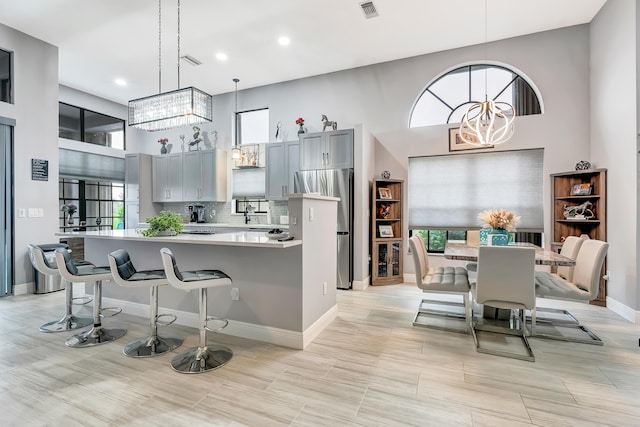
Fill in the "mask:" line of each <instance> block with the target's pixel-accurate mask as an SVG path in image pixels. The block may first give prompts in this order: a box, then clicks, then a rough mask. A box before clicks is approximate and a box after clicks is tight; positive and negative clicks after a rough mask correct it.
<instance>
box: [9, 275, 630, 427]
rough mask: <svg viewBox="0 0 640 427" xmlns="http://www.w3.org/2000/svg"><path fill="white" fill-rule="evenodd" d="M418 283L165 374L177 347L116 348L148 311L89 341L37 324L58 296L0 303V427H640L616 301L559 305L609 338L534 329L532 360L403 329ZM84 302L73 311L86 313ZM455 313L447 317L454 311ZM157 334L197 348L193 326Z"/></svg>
mask: <svg viewBox="0 0 640 427" xmlns="http://www.w3.org/2000/svg"><path fill="white" fill-rule="evenodd" d="M421 298H422V293H421V292H420V291H419V290H418V289H417V288H416V286H415V285H411V284H404V285H394V286H380V287H370V288H368V289H367V290H366V291H364V292H354V291H340V292H339V293H338V302H339V316H338V318H337V319H336V320H335V321H334V322H333V323H332V324H331V325H330V326H329V327H328V328H327V329H326V330H325V331H324V332H323V333H322V334H321V335H320V336H319V337H318V338H317V339H316V340H315V341H314V342H313V343H311V344H310V345H309V346H308V347H307V349H305V350H304V351H299V350H292V349H287V348H283V347H278V346H273V345H268V344H264V343H260V342H254V341H250V340H245V339H240V338H235V337H230V336H226V335H221V334H210V339H211V340H215V341H218V342H221V343H224V344H226V345H228V346H229V347H231V348H232V349H233V351H234V358H233V359H232V360H231V362H230V363H229V364H228V365H227V366H225V367H223V368H221V369H218V370H216V371H212V372H208V373H205V374H199V375H183V374H178V373H176V372H173V371H172V370H171V368H170V366H169V361H170V360H171V358H172V357H173V356H174V355H175V354H176V352H179V351H181V350H182V349H178V350H176V351H174V352H173V353H169V354H166V355H162V356H159V357H155V358H146V359H132V358H127V357H125V356H124V355H122V346H123V345H124V344H126V343H128V342H130V341H133V340H134V339H137V338H139V337H142V336H144V335H145V333H146V332H147V319H144V318H140V317H135V316H129V315H119V316H116V317H114V318H110V319H106V320H105V321H104V324H105V325H106V326H108V325H126V327H127V328H128V329H129V330H128V333H127V335H126V336H125V337H124V338H122V339H120V340H118V341H116V342H113V343H109V344H105V345H102V346H97V347H93V348H87V349H72V348H67V347H65V345H64V340H65V338H66V337H67V336H69V335H70V333H60V334H44V333H40V332H38V326H39V325H40V324H42V323H44V322H46V321H50V320H54V319H56V318H58V317H59V316H61V314H62V312H63V305H64V293H63V292H56V293H54V294H49V295H26V296H19V297H7V298H3V299H0V425H1V426H43V425H46V426H65V427H66V426H149V425H165V426H243V425H247V426H331V427H337V426H421V427H424V426H524V425H538V426H574V425H575V426H592V425H611V426H640V348H639V347H638V338H640V327H639V326H636V325H632V324H630V323H628V322H627V321H625V320H623V319H622V318H620V317H618V316H617V315H615V314H614V313H612V312H611V311H609V310H607V309H604V308H601V307H596V306H589V305H585V304H579V303H567V302H559V301H553V300H539V303H538V304H539V306H545V307H563V306H564V307H567V308H568V309H569V310H570V311H571V312H572V313H573V314H574V315H575V316H576V317H578V319H580V320H581V321H582V322H583V323H585V324H587V325H588V326H589V327H591V329H593V330H594V331H595V332H596V333H597V334H599V335H600V337H601V338H602V339H603V341H604V346H602V347H598V346H591V345H584V344H573V343H565V342H560V341H550V340H543V339H536V338H532V339H531V340H530V342H531V346H532V348H533V351H534V353H535V355H536V361H535V362H534V363H531V362H525V361H520V360H515V359H508V358H503V357H497V356H492V355H487V354H480V353H477V352H476V351H475V347H474V344H473V340H472V338H471V336H470V335H466V334H459V333H452V332H445V331H439V330H436V329H431V328H423V327H415V326H412V320H413V317H414V315H415V312H416V308H417V306H418V302H419V300H420V299H421ZM89 309H90V307H84V308H81V309H80V310H82V312H83V314H87V315H90V312H89ZM452 322H455V321H452ZM161 333H163V334H164V335H174V336H181V337H184V338H185V344H184V346H183V348H184V347H187V346H193V345H195V343H196V340H197V334H196V330H195V329H191V328H186V327H181V326H173V325H172V326H169V327H166V328H161Z"/></svg>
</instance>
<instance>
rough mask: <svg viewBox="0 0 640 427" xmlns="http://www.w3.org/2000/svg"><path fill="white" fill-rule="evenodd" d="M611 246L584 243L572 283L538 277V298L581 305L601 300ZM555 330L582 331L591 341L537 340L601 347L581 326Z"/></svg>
mask: <svg viewBox="0 0 640 427" xmlns="http://www.w3.org/2000/svg"><path fill="white" fill-rule="evenodd" d="M608 249H609V244H608V243H607V242H603V241H601V240H585V241H584V242H582V245H581V246H580V250H579V251H578V256H577V257H576V265H575V267H574V269H573V280H571V281H570V280H567V279H565V278H563V277H560V276H559V275H550V276H548V277H547V276H539V277H536V295H537V296H538V297H542V298H562V299H572V300H579V301H591V300H594V299H596V298H597V297H598V290H599V287H600V274H601V270H602V264H603V263H604V259H605V257H606V256H607V251H608ZM555 327H569V328H579V329H581V330H582V331H584V332H585V333H586V334H587V335H588V336H589V338H588V339H582V338H577V337H573V336H564V335H555V334H541V333H539V334H536V336H537V337H541V338H550V339H557V340H562V341H571V342H578V343H583V344H595V345H602V340H601V339H600V338H599V337H598V336H597V335H596V334H595V333H593V332H592V331H591V330H590V329H589V328H587V327H586V326H584V325H582V324H581V323H579V322H578V324H567V325H555Z"/></svg>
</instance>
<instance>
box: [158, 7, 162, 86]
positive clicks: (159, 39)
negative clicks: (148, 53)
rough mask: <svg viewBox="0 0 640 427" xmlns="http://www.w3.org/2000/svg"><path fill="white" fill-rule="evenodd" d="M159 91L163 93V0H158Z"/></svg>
mask: <svg viewBox="0 0 640 427" xmlns="http://www.w3.org/2000/svg"><path fill="white" fill-rule="evenodd" d="M158 93H162V0H158Z"/></svg>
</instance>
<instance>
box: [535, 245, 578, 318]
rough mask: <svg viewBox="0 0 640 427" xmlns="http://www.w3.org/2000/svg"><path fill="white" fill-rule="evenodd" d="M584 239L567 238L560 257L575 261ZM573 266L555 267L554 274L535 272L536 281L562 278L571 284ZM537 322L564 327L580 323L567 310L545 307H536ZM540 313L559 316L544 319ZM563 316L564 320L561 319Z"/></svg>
mask: <svg viewBox="0 0 640 427" xmlns="http://www.w3.org/2000/svg"><path fill="white" fill-rule="evenodd" d="M584 241H585V239H583V238H581V237H576V236H569V237H567V238H566V239H565V240H564V242H563V244H562V249H561V250H560V255H562V256H565V257H567V258H570V259H573V260H575V259H576V258H577V257H578V252H579V251H580V247H581V246H582V243H583V242H584ZM574 268H575V266H573V265H572V266H560V267H557V270H556V272H555V273H550V272H548V271H536V281H537V280H541V281H546V280H549V279H557V278H562V279H565V280H568V281H569V282H571V281H572V280H573V269H574ZM537 311H538V319H537V321H538V322H548V323H550V324H552V325H565V324H573V325H577V324H579V323H580V322H579V321H578V319H576V317H575V316H574V315H573V314H571V313H569V311H568V310H565V309H558V308H546V307H538V310H537ZM542 313H553V314H555V315H560V317H556V318H544V317H542V316H541V314H542ZM562 316H564V319H563V318H562Z"/></svg>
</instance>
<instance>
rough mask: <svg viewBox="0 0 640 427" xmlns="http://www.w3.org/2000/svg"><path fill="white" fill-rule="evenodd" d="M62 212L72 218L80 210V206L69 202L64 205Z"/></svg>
mask: <svg viewBox="0 0 640 427" xmlns="http://www.w3.org/2000/svg"><path fill="white" fill-rule="evenodd" d="M60 210H61V211H62V212H64V213H66V214H67V215H69V216H72V215H73V214H74V213H76V211H77V210H78V206H77V205H76V204H75V203H71V202H69V203H67V204H65V205H62V206H61V207H60Z"/></svg>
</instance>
